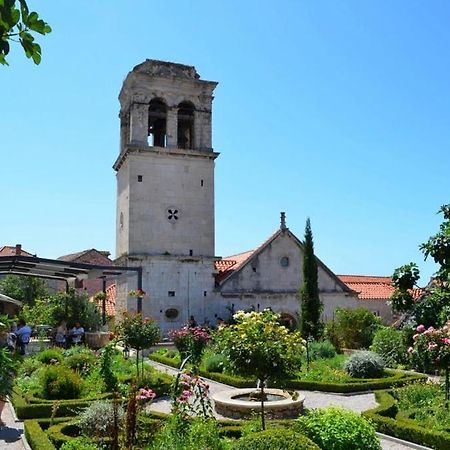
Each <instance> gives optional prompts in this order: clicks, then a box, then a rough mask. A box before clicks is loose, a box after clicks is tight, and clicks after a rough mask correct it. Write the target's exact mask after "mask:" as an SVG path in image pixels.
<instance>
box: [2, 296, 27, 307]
mask: <svg viewBox="0 0 450 450" xmlns="http://www.w3.org/2000/svg"><path fill="white" fill-rule="evenodd" d="M0 302H3V303H12V304H13V305H16V306H22V302H19V300H15V299H14V298H11V297H8V296H7V295H3V294H0Z"/></svg>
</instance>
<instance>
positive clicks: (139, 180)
mask: <svg viewBox="0 0 450 450" xmlns="http://www.w3.org/2000/svg"><path fill="white" fill-rule="evenodd" d="M138 182H139V183H141V182H142V175H138Z"/></svg>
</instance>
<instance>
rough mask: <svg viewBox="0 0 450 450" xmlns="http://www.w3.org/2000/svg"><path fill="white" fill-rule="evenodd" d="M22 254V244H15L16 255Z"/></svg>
mask: <svg viewBox="0 0 450 450" xmlns="http://www.w3.org/2000/svg"><path fill="white" fill-rule="evenodd" d="M21 254H22V245H21V244H16V256H20V255H21Z"/></svg>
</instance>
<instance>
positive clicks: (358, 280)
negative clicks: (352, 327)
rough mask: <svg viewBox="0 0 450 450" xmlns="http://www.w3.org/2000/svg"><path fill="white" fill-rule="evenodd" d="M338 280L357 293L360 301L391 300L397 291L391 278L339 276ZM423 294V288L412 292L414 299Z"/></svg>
mask: <svg viewBox="0 0 450 450" xmlns="http://www.w3.org/2000/svg"><path fill="white" fill-rule="evenodd" d="M338 278H339V279H340V280H341V281H343V282H344V283H345V284H346V285H347V286H348V287H349V288H350V289H353V290H354V291H356V292H357V293H358V297H359V299H360V300H389V299H390V298H391V295H392V294H393V292H394V290H395V288H394V286H393V285H392V278H391V277H377V276H371V275H338ZM423 292H424V289H422V288H414V289H412V291H411V293H412V295H413V298H414V299H417V298H419V297H420V296H421V295H422V294H423Z"/></svg>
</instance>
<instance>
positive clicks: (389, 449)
mask: <svg viewBox="0 0 450 450" xmlns="http://www.w3.org/2000/svg"><path fill="white" fill-rule="evenodd" d="M147 362H148V363H149V364H150V365H151V366H153V367H155V368H156V369H158V370H159V371H161V372H165V373H167V374H169V375H176V374H177V373H178V372H179V371H178V370H177V369H174V368H173V367H169V366H166V365H165V364H160V363H158V362H156V361H152V360H147ZM207 381H208V384H209V389H210V393H211V394H214V393H215V392H218V391H223V390H225V389H233V386H229V385H227V384H222V383H218V382H216V381H213V380H207ZM299 392H300V393H301V394H303V395H305V403H304V405H305V407H306V408H326V407H327V406H332V405H333V406H341V407H343V408H346V409H351V410H352V411H356V412H362V411H366V410H368V409H372V408H375V407H376V406H377V405H378V403H377V402H376V400H375V395H374V394H372V393H362V394H352V395H341V394H332V393H328V392H318V391H299ZM149 409H150V410H152V411H159V412H164V413H170V399H169V398H168V397H165V398H162V399H160V400H158V401H155V402H153V403H152V404H151V406H150V408H149ZM215 416H216V417H217V418H223V416H220V415H219V414H215ZM379 436H380V440H381V446H382V449H383V450H411V449H425V447H421V446H417V445H415V444H410V443H407V442H405V441H400V440H395V439H392V438H390V437H388V436H385V435H379Z"/></svg>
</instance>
